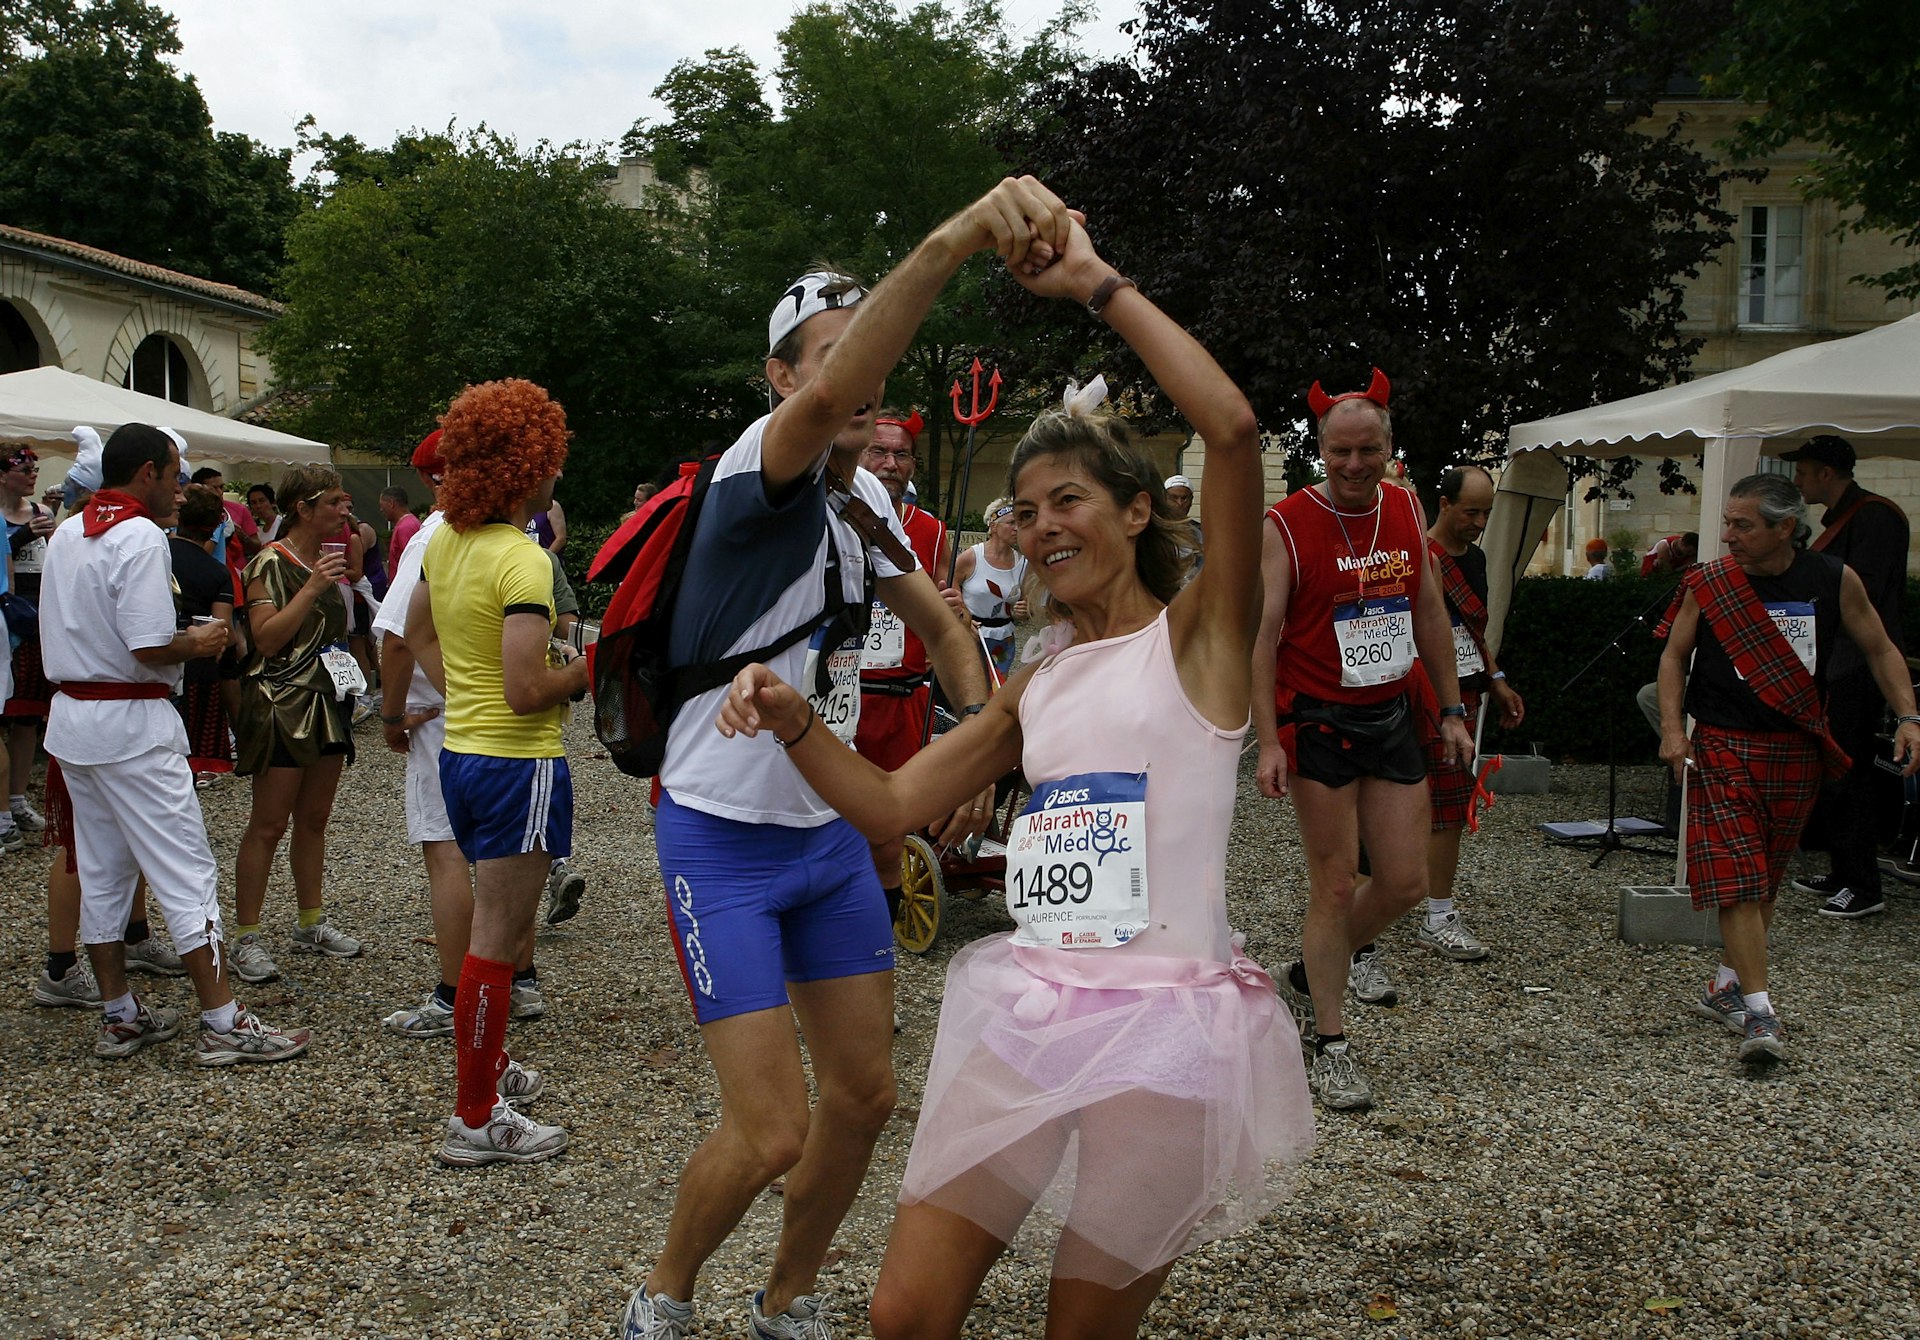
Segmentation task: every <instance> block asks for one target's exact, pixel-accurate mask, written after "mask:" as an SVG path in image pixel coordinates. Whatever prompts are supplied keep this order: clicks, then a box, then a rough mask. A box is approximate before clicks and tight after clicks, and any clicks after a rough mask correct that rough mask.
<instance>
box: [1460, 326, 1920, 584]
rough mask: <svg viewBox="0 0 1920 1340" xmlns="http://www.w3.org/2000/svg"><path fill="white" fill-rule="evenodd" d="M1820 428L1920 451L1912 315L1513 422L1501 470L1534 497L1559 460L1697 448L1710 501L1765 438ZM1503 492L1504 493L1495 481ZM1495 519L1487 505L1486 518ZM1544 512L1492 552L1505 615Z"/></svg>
mask: <svg viewBox="0 0 1920 1340" xmlns="http://www.w3.org/2000/svg"><path fill="white" fill-rule="evenodd" d="M1819 433H1839V434H1841V435H1842V436H1844V437H1846V438H1847V439H1848V440H1849V441H1851V442H1852V443H1853V446H1854V450H1855V451H1856V452H1858V453H1859V454H1860V455H1861V456H1899V457H1906V458H1909V459H1920V315H1916V316H1910V317H1907V318H1905V319H1904V320H1901V321H1895V322H1892V323H1891V324H1889V325H1885V326H1878V327H1876V328H1874V329H1873V330H1869V331H1865V332H1863V333H1862V334H1859V335H1850V336H1848V337H1847V338H1845V339H1840V340H1828V341H1825V342H1824V343H1821V344H1810V345H1803V346H1802V347H1800V348H1798V349H1789V350H1787V351H1786V352H1785V353H1781V354H1775V355H1774V356H1773V357H1772V358H1767V359H1762V360H1761V361H1760V362H1758V363H1753V364H1749V365H1748V366H1746V367H1743V368H1734V369H1732V370H1731V371H1728V372H1717V373H1714V374H1713V375H1712V376H1708V377H1701V378H1699V379H1698V380H1696V381H1690V382H1683V383H1682V384H1681V385H1679V386H1669V387H1667V388H1666V389H1665V390H1660V391H1649V392H1647V393H1646V394H1644V395H1637V396H1629V397H1628V398H1627V399H1625V400H1615V401H1612V402H1610V403H1608V404H1604V405H1595V406H1593V407H1592V408H1590V409H1582V410H1574V411H1573V412H1571V413H1568V414H1557V415H1555V416H1554V417H1552V418H1550V419H1537V420H1535V421H1534V422H1532V423H1521V424H1515V425H1514V426H1513V427H1512V428H1511V429H1509V430H1508V433H1507V450H1508V457H1509V463H1508V467H1507V474H1508V475H1513V474H1514V473H1515V472H1516V471H1518V472H1520V474H1519V477H1520V479H1522V480H1526V481H1531V482H1530V483H1528V484H1525V485H1521V486H1519V487H1521V488H1522V491H1524V492H1528V493H1532V494H1536V495H1537V494H1538V493H1540V492H1541V491H1542V490H1543V489H1544V487H1545V485H1544V483H1543V482H1542V481H1544V480H1546V479H1547V478H1548V476H1549V475H1550V474H1551V473H1554V467H1557V464H1558V463H1557V462H1556V461H1554V459H1553V457H1556V456H1575V455H1578V456H1589V457H1596V458H1603V459H1604V458H1611V457H1615V456H1656V457H1657V456H1693V455H1698V456H1700V457H1701V458H1702V460H1703V462H1704V467H1705V468H1704V470H1703V475H1702V479H1701V485H1700V497H1701V500H1702V503H1703V506H1706V507H1712V508H1714V509H1717V508H1718V507H1719V500H1720V499H1723V498H1725V497H1726V494H1727V489H1728V488H1729V487H1730V486H1731V485H1732V484H1733V482H1734V481H1735V480H1736V479H1739V478H1741V477H1742V476H1745V475H1749V474H1752V473H1753V472H1754V470H1755V469H1757V468H1758V466H1759V462H1760V455H1761V444H1762V443H1765V444H1767V452H1768V454H1770V455H1777V454H1779V453H1781V452H1784V451H1791V450H1792V449H1793V448H1794V447H1796V446H1798V445H1799V444H1800V443H1801V442H1803V441H1804V440H1805V439H1807V438H1809V437H1812V436H1815V435H1816V434H1819ZM1549 453H1551V455H1549ZM1563 487H1564V486H1563ZM1501 488H1502V491H1503V492H1504V491H1507V485H1506V483H1505V482H1504V479H1503V482H1502V484H1501ZM1710 500H1711V501H1710ZM1717 515H1718V511H1717V510H1715V511H1714V512H1712V513H1710V514H1709V517H1713V516H1717ZM1499 519H1500V511H1499V509H1498V508H1496V509H1495V511H1494V522H1495V525H1498V523H1499ZM1550 520H1552V511H1551V509H1547V510H1545V511H1544V513H1543V512H1542V510H1541V509H1539V508H1537V507H1536V508H1535V509H1534V511H1533V512H1532V513H1531V515H1530V517H1529V521H1530V523H1531V525H1530V527H1529V529H1528V530H1527V532H1526V533H1524V534H1523V533H1519V532H1517V531H1515V532H1512V533H1510V534H1509V535H1505V536H1502V537H1501V539H1502V540H1503V542H1505V543H1509V544H1512V545H1515V546H1517V548H1514V549H1512V550H1508V549H1504V548H1503V549H1500V550H1498V551H1496V550H1494V549H1492V548H1489V550H1488V554H1489V560H1490V561H1489V564H1488V572H1489V576H1490V577H1491V580H1492V584H1493V586H1494V587H1495V588H1496V589H1495V592H1494V595H1493V600H1494V602H1495V604H1496V608H1497V609H1498V610H1500V611H1501V612H1502V613H1504V611H1505V609H1506V601H1507V599H1508V598H1509V596H1510V592H1511V589H1512V579H1513V575H1514V574H1517V573H1519V572H1521V571H1524V570H1525V568H1526V565H1527V561H1528V559H1529V558H1530V557H1531V556H1532V554H1533V550H1534V547H1535V545H1536V544H1537V543H1538V542H1539V537H1540V535H1541V533H1542V532H1543V531H1544V530H1545V527H1546V523H1547V522H1548V521H1550ZM1717 532H1718V527H1717V526H1715V525H1712V524H1709V523H1707V522H1703V523H1702V524H1701V526H1700V538H1701V549H1702V551H1703V552H1705V553H1715V552H1718V541H1717V538H1716V536H1717ZM1489 538H1490V539H1491V538H1493V537H1492V535H1491V532H1490V534H1489ZM1495 560H1497V561H1495ZM1503 587H1504V589H1502V588H1503Z"/></svg>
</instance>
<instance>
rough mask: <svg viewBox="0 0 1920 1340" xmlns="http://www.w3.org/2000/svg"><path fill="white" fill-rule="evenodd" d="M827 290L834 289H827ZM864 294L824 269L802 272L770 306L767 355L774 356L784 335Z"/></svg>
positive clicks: (861, 290)
mask: <svg viewBox="0 0 1920 1340" xmlns="http://www.w3.org/2000/svg"><path fill="white" fill-rule="evenodd" d="M830 289H831V290H833V291H832V292H828V290H830ZM866 296H867V291H866V290H865V289H863V288H861V287H860V286H859V285H858V284H856V283H854V281H853V280H851V279H849V278H848V277H847V276H846V275H837V274H833V273H831V272H829V271H826V270H814V271H812V272H810V273H808V274H803V275H801V276H800V277H799V278H798V279H796V280H794V281H793V287H791V288H789V289H788V290H787V291H786V292H785V293H782V294H781V295H780V301H779V302H777V303H775V304H774V305H773V315H771V316H769V317H768V318H767V357H769V358H771V357H773V351H774V350H775V349H778V348H779V347H780V346H781V344H782V343H783V342H784V341H785V340H786V338H787V336H789V335H791V334H793V332H794V331H796V330H798V329H800V327H801V326H803V325H805V324H806V323H807V322H809V321H811V320H812V319H813V318H814V317H816V316H819V315H820V313H822V312H831V311H834V310H836V309H838V308H841V307H851V306H853V305H854V304H855V303H857V302H859V301H860V299H862V298H864V297H866Z"/></svg>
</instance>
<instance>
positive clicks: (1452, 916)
mask: <svg viewBox="0 0 1920 1340" xmlns="http://www.w3.org/2000/svg"><path fill="white" fill-rule="evenodd" d="M1414 939H1415V940H1417V941H1418V942H1419V943H1420V945H1421V946H1422V947H1423V948H1426V949H1431V950H1432V951H1433V952H1434V953H1436V954H1438V955H1440V957H1441V958H1450V959H1452V960H1453V961H1454V962H1455V963H1478V962H1479V961H1480V960H1481V959H1483V958H1486V957H1487V956H1488V955H1489V954H1491V953H1492V952H1493V951H1492V950H1491V949H1488V948H1487V947H1486V946H1485V945H1484V944H1481V943H1480V941H1479V940H1477V939H1475V938H1474V934H1473V932H1472V931H1470V930H1468V929H1467V923H1466V922H1464V921H1462V920H1461V919H1460V914H1459V913H1458V912H1449V913H1447V914H1446V915H1445V916H1444V917H1442V918H1440V924H1439V925H1438V926H1435V925H1432V924H1431V923H1429V922H1425V921H1423V922H1421V923H1420V930H1419V932H1418V934H1416V935H1415V936H1414Z"/></svg>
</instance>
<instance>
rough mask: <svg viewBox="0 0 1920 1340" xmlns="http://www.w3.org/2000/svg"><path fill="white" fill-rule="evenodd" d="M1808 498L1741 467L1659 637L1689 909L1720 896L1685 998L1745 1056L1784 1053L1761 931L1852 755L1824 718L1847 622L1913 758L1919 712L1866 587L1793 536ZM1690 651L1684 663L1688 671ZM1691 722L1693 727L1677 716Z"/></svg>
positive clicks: (1801, 534)
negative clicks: (1698, 975) (1823, 788)
mask: <svg viewBox="0 0 1920 1340" xmlns="http://www.w3.org/2000/svg"><path fill="white" fill-rule="evenodd" d="M1806 512H1807V505H1806V501H1805V500H1804V499H1803V498H1802V497H1801V496H1800V492H1799V490H1798V489H1796V488H1794V486H1793V484H1792V482H1791V481H1789V480H1788V479H1786V478H1785V477H1784V476H1781V475H1748V476H1747V477H1746V478H1745V479H1742V480H1740V481H1739V482H1738V483H1736V484H1735V485H1734V486H1733V488H1732V490H1731V492H1730V493H1729V495H1728V498H1727V504H1726V508H1725V510H1724V513H1723V518H1722V519H1723V527H1724V528H1723V530H1722V533H1721V541H1722V542H1723V543H1724V544H1725V545H1726V546H1727V556H1726V557H1725V558H1721V559H1717V560H1715V561H1714V562H1711V563H1704V564H1701V565H1700V566H1698V567H1696V568H1693V569H1692V570H1690V571H1689V572H1687V574H1686V575H1685V576H1684V577H1682V579H1681V583H1680V589H1679V591H1678V592H1676V594H1675V597H1674V604H1673V605H1672V606H1671V607H1670V608H1669V610H1668V612H1667V617H1666V618H1665V619H1663V620H1662V621H1661V625H1660V627H1659V628H1658V629H1656V630H1655V632H1656V635H1659V634H1664V633H1667V632H1668V630H1669V629H1671V634H1670V636H1668V638H1667V647H1666V651H1665V653H1664V654H1663V655H1662V656H1661V658H1660V720H1661V731H1660V757H1661V759H1662V760H1663V761H1665V762H1666V763H1667V765H1668V766H1669V767H1671V768H1672V769H1673V773H1674V777H1675V778H1676V779H1679V778H1681V777H1682V776H1683V775H1686V773H1687V770H1688V769H1691V770H1692V771H1691V777H1690V780H1689V782H1688V789H1687V825H1686V826H1687V869H1688V876H1689V885H1690V891H1691V893H1692V896H1693V905H1694V906H1695V907H1696V908H1702V909H1704V908H1709V907H1711V908H1715V909H1717V910H1718V911H1719V914H1720V934H1721V938H1722V939H1723V940H1724V941H1725V944H1726V952H1725V959H1724V961H1723V962H1722V964H1721V966H1720V970H1719V972H1718V973H1717V974H1716V975H1715V976H1714V979H1713V980H1712V981H1711V982H1709V983H1708V984H1707V988H1706V991H1705V993H1704V994H1703V995H1702V996H1701V997H1700V998H1699V999H1698V1000H1696V1001H1694V1002H1693V1003H1692V1008H1693V1010H1694V1011H1695V1012H1696V1013H1698V1014H1700V1015H1703V1016H1705V1017H1706V1018H1709V1019H1712V1020H1715V1021H1716V1022H1718V1023H1721V1024H1723V1025H1724V1026H1726V1027H1727V1028H1728V1029H1730V1030H1732V1031H1733V1032H1735V1033H1738V1034H1740V1037H1741V1041H1740V1059H1741V1060H1743V1061H1745V1060H1773V1059H1778V1058H1780V1057H1782V1056H1784V1055H1785V1052H1786V1049H1785V1046H1784V1044H1783V1041H1782V1031H1781V1026H1780V1017H1779V1013H1778V1011H1777V1010H1775V1008H1774V1006H1773V1003H1772V1000H1771V998H1770V996H1769V994H1768V989H1767V927H1768V924H1769V923H1770V922H1771V920H1772V918H1773V905H1774V896H1775V895H1776V894H1777V893H1778V892H1779V889H1780V880H1781V877H1782V876H1783V875H1784V874H1785V872H1786V866H1787V860H1788V858H1789V857H1790V856H1791V855H1792V854H1793V851H1794V848H1795V846H1796V845H1797V844H1798V842H1799V839H1800V833H1801V830H1802V829H1803V828H1804V827H1805V826H1806V822H1807V815H1808V814H1809V812H1811V810H1812V808H1813V802H1814V798H1815V797H1816V796H1817V795H1818V793H1819V789H1820V781H1821V777H1822V775H1823V774H1824V775H1825V776H1827V777H1837V776H1840V775H1841V774H1843V773H1844V772H1845V771H1846V770H1847V768H1848V766H1849V760H1848V758H1847V755H1846V753H1845V752H1844V751H1843V750H1842V749H1841V748H1840V746H1839V745H1838V744H1836V743H1835V742H1834V739H1833V735H1832V732H1831V731H1830V730H1829V729H1828V727H1827V715H1826V705H1825V698H1826V670H1827V666H1828V663H1829V661H1830V660H1831V659H1832V655H1833V650H1834V647H1835V645H1836V644H1837V641H1838V638H1839V635H1840V633H1841V632H1842V631H1844V632H1845V633H1846V635H1847V637H1849V638H1850V639H1852V641H1853V643H1854V645H1855V646H1856V647H1858V648H1859V650H1860V652H1861V654H1862V655H1863V656H1864V657H1865V659H1866V662H1867V665H1868V666H1869V667H1870V668H1871V670H1872V672H1873V678H1874V681H1875V683H1877V684H1878V685H1879V687H1880V692H1881V694H1882V695H1883V696H1884V697H1885V698H1886V701H1887V702H1888V703H1889V704H1891V705H1892V706H1893V708H1894V710H1895V712H1896V713H1898V714H1899V729H1898V733H1897V735H1896V737H1895V748H1894V756H1895V758H1896V760H1898V761H1899V762H1900V763H1901V764H1903V765H1904V771H1905V772H1906V773H1907V774H1911V773H1913V772H1914V771H1915V770H1916V769H1917V768H1920V715H1916V714H1915V712H1914V699H1913V685H1912V683H1911V681H1910V680H1909V679H1908V676H1907V666H1906V661H1905V659H1904V658H1903V657H1902V656H1901V654H1900V652H1899V651H1898V649H1896V648H1895V646H1894V644H1893V642H1892V641H1891V640H1890V639H1889V638H1888V637H1887V632H1886V629H1885V627H1884V626H1883V625H1882V624H1881V622H1880V616H1879V614H1878V613H1876V612H1875V610H1874V607H1873V604H1872V602H1871V601H1869V600H1868V598H1867V592H1866V587H1865V586H1863V585H1862V584H1861V581H1860V577H1859V575H1858V574H1857V573H1855V572H1854V571H1853V570H1852V569H1850V568H1848V567H1847V566H1846V565H1845V564H1843V563H1841V562H1840V560H1838V559H1837V558H1834V557H1832V556H1831V555H1828V554H1822V553H1814V552H1810V551H1808V550H1806V549H1804V548H1803V547H1802V545H1803V544H1804V541H1805V536H1806V534H1807V526H1806ZM1689 661H1691V663H1692V668H1691V673H1689ZM1689 716H1690V717H1692V718H1693V725H1694V729H1693V736H1692V738H1691V739H1689V738H1688V736H1687V733H1686V729H1685V726H1686V722H1685V718H1686V717H1689Z"/></svg>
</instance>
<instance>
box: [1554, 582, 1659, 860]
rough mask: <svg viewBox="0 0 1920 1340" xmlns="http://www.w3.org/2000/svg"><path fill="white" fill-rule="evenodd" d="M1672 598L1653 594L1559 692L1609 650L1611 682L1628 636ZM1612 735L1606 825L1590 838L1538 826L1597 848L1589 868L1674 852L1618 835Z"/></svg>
mask: <svg viewBox="0 0 1920 1340" xmlns="http://www.w3.org/2000/svg"><path fill="white" fill-rule="evenodd" d="M1672 599H1673V592H1672V591H1671V590H1666V591H1662V592H1661V593H1660V594H1659V595H1657V596H1655V597H1654V598H1653V600H1652V602H1651V603H1650V604H1648V605H1647V606H1646V607H1645V608H1644V609H1642V610H1641V611H1640V612H1639V613H1637V614H1635V615H1634V616H1633V618H1631V619H1629V620H1628V621H1627V623H1626V625H1625V626H1624V627H1623V628H1621V629H1620V631H1619V632H1617V633H1615V634H1614V635H1613V637H1612V638H1611V639H1610V640H1609V641H1608V642H1607V644H1606V645H1605V646H1603V647H1601V648H1600V650H1598V651H1596V652H1595V653H1594V654H1593V656H1592V657H1591V658H1590V659H1589V660H1588V661H1587V663H1586V664H1585V665H1583V666H1581V667H1580V668H1579V669H1578V670H1575V671H1574V672H1573V674H1572V675H1571V676H1570V677H1569V678H1568V680H1567V682H1566V683H1564V684H1562V685H1561V686H1560V692H1561V694H1562V695H1563V696H1564V695H1565V694H1566V693H1567V692H1569V691H1570V690H1571V689H1572V688H1573V686H1574V685H1576V684H1578V683H1579V682H1580V681H1581V680H1582V679H1584V678H1586V676H1587V675H1588V674H1589V673H1590V672H1591V671H1592V670H1593V669H1594V667H1596V666H1598V665H1599V664H1600V662H1601V661H1602V660H1605V659H1606V657H1607V653H1608V652H1618V653H1619V656H1620V659H1619V660H1616V661H1611V662H1609V663H1608V675H1607V682H1608V684H1611V683H1612V679H1613V675H1612V671H1613V670H1614V669H1615V668H1616V667H1618V666H1619V665H1620V664H1621V663H1622V662H1623V661H1624V660H1625V659H1626V655H1627V647H1626V641H1627V638H1628V636H1629V635H1630V634H1632V633H1633V632H1635V631H1636V630H1639V629H1646V630H1647V631H1649V632H1651V631H1652V626H1651V625H1650V624H1649V623H1648V622H1647V619H1648V616H1649V615H1651V614H1653V613H1654V611H1656V610H1659V609H1661V608H1663V607H1665V606H1666V605H1667V604H1668V602H1670V601H1671V600H1672ZM1615 734H1616V733H1615V732H1613V731H1608V732H1607V825H1606V827H1605V828H1604V829H1603V830H1602V831H1601V832H1600V833H1598V834H1596V835H1594V836H1591V837H1587V836H1578V837H1571V836H1570V837H1557V836H1555V835H1554V832H1553V829H1554V825H1552V824H1542V825H1541V828H1542V829H1543V830H1545V831H1546V833H1547V835H1548V836H1549V837H1553V838H1554V840H1555V841H1556V842H1559V843H1560V844H1561V845H1563V846H1568V847H1593V848H1597V849H1598V851H1599V855H1597V856H1595V857H1594V858H1593V861H1592V862H1591V864H1590V866H1589V869H1594V870H1597V869H1599V868H1600V865H1601V863H1602V862H1604V861H1605V860H1606V859H1607V858H1608V857H1609V856H1611V855H1613V854H1614V853H1615V852H1617V851H1631V852H1639V853H1641V854H1643V855H1648V856H1671V855H1673V851H1672V850H1670V849H1668V848H1664V847H1648V846H1641V845H1636V844H1634V843H1632V842H1629V841H1627V840H1626V839H1625V838H1623V837H1621V835H1620V832H1619V829H1618V827H1617V825H1618V823H1619V795H1620V764H1619V758H1618V748H1617V746H1616V744H1615Z"/></svg>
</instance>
